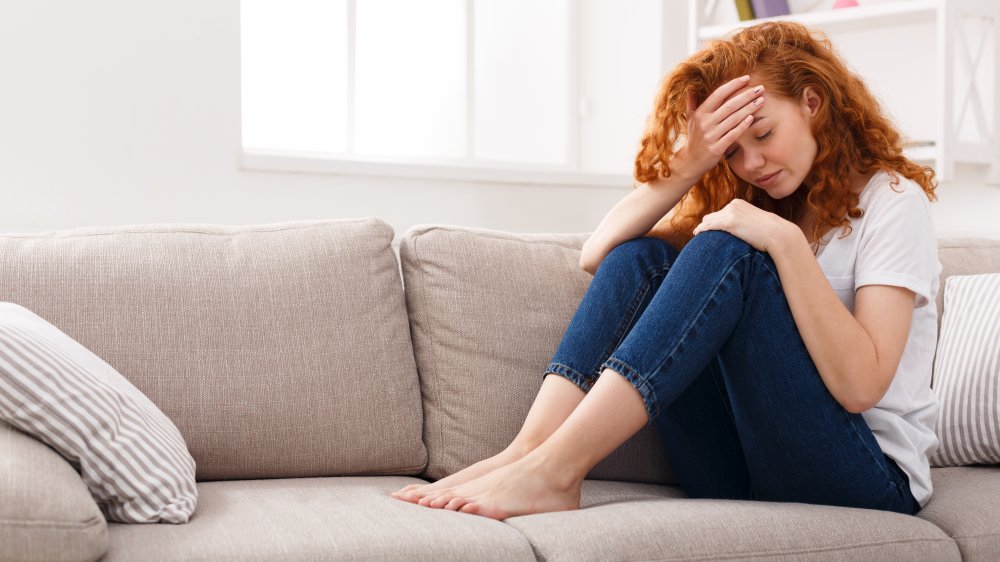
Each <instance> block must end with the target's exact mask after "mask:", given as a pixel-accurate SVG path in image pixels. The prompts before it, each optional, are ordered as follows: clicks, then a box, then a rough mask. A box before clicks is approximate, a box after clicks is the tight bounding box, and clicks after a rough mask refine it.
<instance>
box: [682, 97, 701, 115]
mask: <svg viewBox="0 0 1000 562" xmlns="http://www.w3.org/2000/svg"><path fill="white" fill-rule="evenodd" d="M696 109H698V102H696V101H695V100H694V92H688V95H687V111H686V112H685V113H684V116H685V117H687V118H688V119H691V114H692V113H694V111H695V110H696Z"/></svg>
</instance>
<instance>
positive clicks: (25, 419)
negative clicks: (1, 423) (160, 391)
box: [0, 303, 197, 523]
mask: <svg viewBox="0 0 1000 562" xmlns="http://www.w3.org/2000/svg"><path fill="white" fill-rule="evenodd" d="M0 419H3V420H6V421H7V422H8V423H9V424H11V425H13V426H15V427H17V428H18V429H20V430H22V431H24V432H25V433H28V434H29V435H32V436H34V437H35V438H37V439H39V440H40V441H43V442H44V443H46V444H48V445H49V446H51V447H52V448H53V449H55V450H56V451H57V452H59V453H60V454H61V455H62V456H63V457H65V458H66V459H67V460H68V461H69V462H70V463H71V464H73V466H74V467H75V468H76V469H77V470H78V471H79V472H80V476H81V477H82V478H83V481H84V483H85V484H86V485H87V487H88V488H89V490H90V493H91V495H92V496H93V497H94V500H95V501H96V502H97V505H98V506H100V508H101V510H102V512H103V513H104V515H105V517H107V518H108V519H109V520H111V521H119V522H122V523H158V522H164V523H186V522H187V521H188V519H189V518H190V516H191V513H192V512H194V508H195V504H196V503H197V489H196V488H195V480H194V467H195V465H194V459H192V458H191V455H190V453H188V450H187V445H186V444H185V443H184V439H183V438H182V437H181V434H180V432H179V431H178V430H177V427H176V426H174V424H173V422H171V421H170V419H168V418H167V416H165V415H164V414H163V412H161V411H160V409H159V408H157V407H156V405H154V404H153V403H152V402H151V401H150V400H149V399H148V398H146V396H145V395H144V394H143V393H142V392H140V391H139V389H137V388H136V387H134V386H132V384H131V383H129V382H128V381H127V380H126V379H125V377H123V376H122V375H121V374H119V373H118V371H116V370H115V369H114V368H113V367H111V366H110V365H108V364H107V363H105V362H104V361H103V360H101V359H100V358H99V357H97V356H96V355H94V354H93V353H91V352H90V351H89V350H87V349H86V348H85V347H83V346H82V345H80V344H79V343H78V342H76V341H75V340H73V339H72V338H70V337H69V336H67V335H66V334H64V333H63V332H62V331H60V330H59V329H58V328H56V327H55V326H53V325H52V324H49V323H48V322H46V321H45V320H43V319H42V318H40V317H39V316H37V315H36V314H34V313H33V312H31V311H29V310H27V309H26V308H24V307H22V306H19V305H16V304H13V303H0Z"/></svg>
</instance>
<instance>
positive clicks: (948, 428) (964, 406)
mask: <svg viewBox="0 0 1000 562" xmlns="http://www.w3.org/2000/svg"><path fill="white" fill-rule="evenodd" d="M933 387H934V391H935V393H936V394H937V395H938V398H939V399H940V400H941V410H940V412H939V415H938V421H937V428H936V432H937V435H938V438H939V439H940V445H939V446H938V449H937V451H936V452H935V453H934V454H933V455H932V456H931V457H930V459H929V460H930V464H931V466H935V467H942V466H961V465H969V464H995V463H1000V273H988V274H983V275H955V276H951V277H948V279H947V281H946V282H945V292H944V312H943V313H942V315H941V333H940V335H939V337H938V347H937V355H936V356H935V358H934V384H933Z"/></svg>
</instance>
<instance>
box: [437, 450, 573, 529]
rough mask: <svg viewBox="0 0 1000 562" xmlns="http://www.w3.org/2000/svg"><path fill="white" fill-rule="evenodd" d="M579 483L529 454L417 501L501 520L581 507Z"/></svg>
mask: <svg viewBox="0 0 1000 562" xmlns="http://www.w3.org/2000/svg"><path fill="white" fill-rule="evenodd" d="M582 483H583V482H582V480H575V479H567V476H566V474H565V472H553V471H552V470H551V468H547V465H546V464H545V463H543V462H540V461H539V460H538V459H536V458H535V457H532V456H528V457H525V458H522V459H519V460H517V461H515V462H513V463H511V464H508V465H507V466H503V467H500V468H498V469H496V470H494V471H492V472H490V473H488V474H486V475H483V476H481V477H479V478H476V479H474V480H470V481H468V482H466V483H465V484H459V485H457V486H453V487H450V488H445V489H443V490H440V491H438V492H435V493H430V494H428V495H426V496H424V498H423V499H421V500H420V501H419V502H417V503H418V504H419V505H422V506H426V507H432V508H444V509H449V510H452V511H461V512H464V513H473V514H476V515H483V516H486V517H489V518H491V519H499V520H502V519H506V518H508V517H514V516H515V515H528V514H531V513H546V512H550V511H568V510H573V509H580V486H581V485H582Z"/></svg>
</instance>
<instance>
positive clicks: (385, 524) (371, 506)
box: [103, 476, 535, 562]
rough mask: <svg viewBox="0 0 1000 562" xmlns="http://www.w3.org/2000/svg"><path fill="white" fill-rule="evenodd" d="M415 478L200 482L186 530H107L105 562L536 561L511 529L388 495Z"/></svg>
mask: <svg viewBox="0 0 1000 562" xmlns="http://www.w3.org/2000/svg"><path fill="white" fill-rule="evenodd" d="M418 482H420V480H417V479H416V478H407V477H398V476H396V477H394V476H380V477H350V476H347V477H338V478H296V479H277V480H243V481H236V482H204V483H201V484H199V485H198V487H199V492H200V496H201V503H200V505H199V507H198V511H197V512H196V513H195V515H194V517H193V518H192V519H191V522H190V523H188V524H187V525H180V526H174V525H119V524H112V525H110V526H109V530H110V536H111V548H110V550H109V552H108V555H107V556H106V557H105V558H104V559H103V562H117V561H129V562H131V561H133V560H142V561H143V562H156V561H159V560H163V561H166V560H193V559H197V560H212V561H213V562H214V561H227V560H231V561H234V562H235V561H244V560H282V561H288V562H293V561H305V560H414V561H428V562H431V561H435V562H436V561H439V560H454V561H456V562H458V561H466V560H476V561H478V560H498V561H500V560H535V556H534V553H533V552H532V550H531V545H529V544H528V541H527V540H526V539H525V538H524V537H523V536H522V535H521V534H520V533H519V532H517V530H515V529H513V528H511V527H510V526H509V525H506V524H504V523H503V522H501V521H495V520H493V519H489V518H486V517H480V516H477V515H470V514H467V513H457V512H454V511H447V510H440V509H431V508H428V507H423V506H420V505H415V504H411V503H408V502H405V501H402V500H397V499H395V498H392V497H390V496H389V494H390V493H391V492H392V491H394V490H397V489H399V488H402V487H403V486H405V485H407V484H411V483H418Z"/></svg>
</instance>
